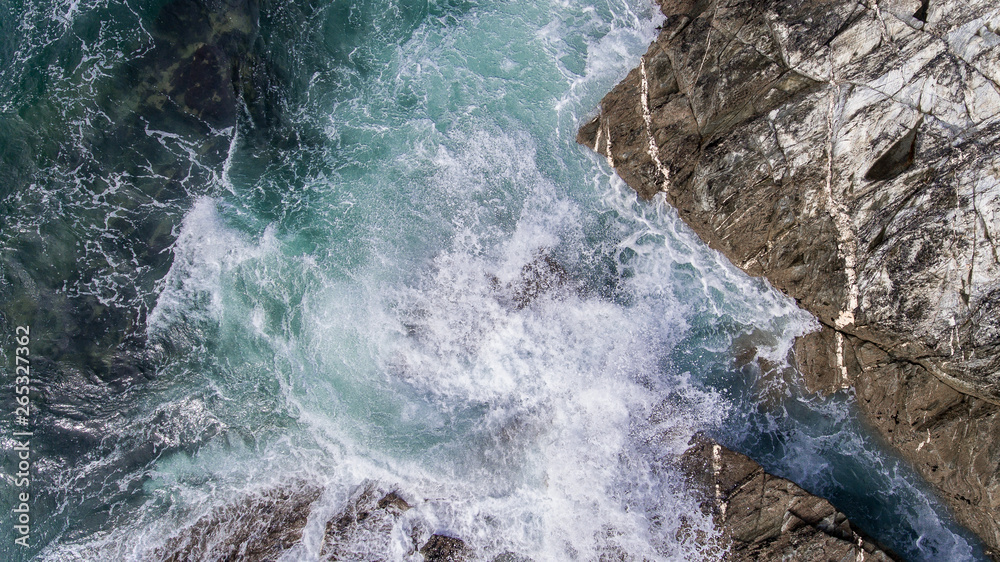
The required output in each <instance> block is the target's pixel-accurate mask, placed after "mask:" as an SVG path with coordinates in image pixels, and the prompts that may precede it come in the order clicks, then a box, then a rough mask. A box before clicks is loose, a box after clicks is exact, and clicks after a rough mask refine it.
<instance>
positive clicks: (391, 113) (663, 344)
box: [0, 0, 973, 561]
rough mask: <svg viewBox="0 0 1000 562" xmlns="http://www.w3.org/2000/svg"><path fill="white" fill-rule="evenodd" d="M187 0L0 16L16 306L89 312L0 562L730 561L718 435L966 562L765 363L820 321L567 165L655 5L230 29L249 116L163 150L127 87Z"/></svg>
mask: <svg viewBox="0 0 1000 562" xmlns="http://www.w3.org/2000/svg"><path fill="white" fill-rule="evenodd" d="M176 2H181V0H173V2H168V1H166V0H161V1H158V2H153V3H151V5H149V6H146V7H143V8H141V9H137V8H134V7H133V6H132V5H131V3H129V2H125V1H116V0H106V1H103V2H98V3H93V4H92V5H90V6H84V5H81V4H80V3H78V2H75V1H74V2H68V1H58V0H52V1H47V2H46V1H36V2H25V3H17V2H14V3H11V2H5V3H4V6H5V12H6V13H7V14H11V15H10V16H6V15H5V16H4V17H5V18H8V17H9V19H5V20H4V22H3V25H2V32H3V34H4V37H3V43H2V46H3V49H2V56H3V62H4V63H5V64H4V68H3V69H0V79H2V83H0V96H2V97H0V108H2V112H3V113H2V119H3V121H2V134H3V137H4V138H3V142H4V143H6V144H4V145H3V147H2V148H3V154H4V157H5V159H6V160H5V164H4V166H5V172H4V174H5V175H4V178H3V180H4V181H5V182H6V183H5V185H4V186H3V189H4V191H3V197H4V199H3V201H4V206H3V213H4V216H3V223H2V224H3V228H2V234H0V242H2V249H3V251H4V253H5V256H8V257H5V261H4V268H5V275H6V279H8V281H5V283H6V285H5V286H4V291H5V293H10V294H5V297H4V298H5V300H7V301H9V302H10V303H13V304H5V308H4V313H5V314H13V313H16V312H17V311H18V310H21V309H20V308H18V307H20V306H24V305H21V304H17V303H18V302H20V301H19V300H18V299H21V298H22V295H21V294H14V293H15V292H18V291H20V292H22V293H23V294H29V295H31V298H34V299H37V300H38V302H45V303H54V304H52V305H51V306H52V307H54V309H56V310H62V309H61V308H59V307H67V308H68V307H70V306H71V305H70V304H65V303H85V305H86V307H88V308H86V313H84V312H79V311H80V310H81V308H80V307H82V306H84V305H80V304H72V306H75V307H76V308H73V309H72V310H74V311H75V312H72V313H67V314H66V315H64V316H65V318H63V317H62V316H60V317H59V318H61V319H59V320H58V321H56V320H53V321H52V322H50V323H48V324H44V325H43V324H39V325H38V326H37V327H35V328H33V329H34V330H35V331H36V332H39V333H40V334H41V335H40V336H39V337H47V338H49V339H53V340H54V339H58V338H63V340H64V345H63V347H62V348H59V349H69V350H71V351H66V352H65V354H64V355H63V356H61V357H62V359H60V361H61V362H60V363H59V365H61V367H60V368H59V369H58V370H53V372H57V373H58V376H57V375H52V376H51V377H50V378H48V379H45V380H42V381H41V382H40V383H39V384H42V385H46V389H45V395H46V396H47V397H48V400H47V402H46V404H45V405H43V406H42V409H41V410H40V411H39V413H38V414H37V418H36V422H35V423H36V424H37V427H39V428H40V430H39V433H38V434H39V435H42V436H43V437H42V441H40V443H41V444H40V445H39V447H41V448H40V449H39V454H40V455H42V460H39V461H38V464H37V465H36V468H35V471H36V476H35V486H36V488H35V490H36V492H37V497H38V498H39V500H38V503H37V504H36V505H35V508H34V509H35V512H34V515H35V517H36V521H37V523H36V524H35V527H34V528H33V530H32V547H31V548H30V549H28V550H27V551H24V550H20V549H17V548H16V547H15V546H13V544H12V540H5V541H4V543H3V545H2V546H0V554H2V556H0V557H2V558H4V559H8V560H19V559H25V560H26V559H29V558H32V557H38V558H39V559H43V560H53V561H56V560H58V561H61V560H150V559H216V558H217V557H219V556H221V553H224V552H229V551H228V550H226V549H228V548H232V545H233V544H240V543H241V542H242V543H244V544H253V542H252V541H250V540H249V538H248V537H253V536H262V535H263V536H268V537H271V538H273V542H275V543H276V544H282V545H283V548H286V550H285V551H284V552H283V553H281V559H282V560H317V559H324V558H327V557H334V558H336V559H346V560H413V561H419V560H422V559H423V555H422V554H421V553H420V552H419V551H418V549H419V547H420V545H423V544H425V543H426V542H427V541H428V539H430V537H431V536H432V535H435V534H437V535H447V536H453V537H459V538H461V539H462V541H464V543H465V545H466V547H467V548H471V549H473V550H474V551H475V552H476V553H477V556H478V557H479V558H481V559H484V560H494V559H495V557H498V556H507V558H500V559H501V560H504V559H506V560H520V559H521V558H517V556H528V557H531V559H533V560H537V561H543V560H598V559H601V560H604V559H615V560H618V559H621V560H714V559H717V558H718V557H719V555H720V551H719V549H718V548H717V545H716V544H715V543H714V542H713V540H714V538H716V537H717V535H718V531H717V530H716V529H715V528H714V526H713V522H712V519H711V516H710V515H708V514H705V513H703V511H702V510H701V509H700V507H699V498H698V497H697V495H696V494H695V492H694V491H693V490H692V489H691V487H690V486H689V484H688V483H687V482H686V480H685V478H684V477H683V475H682V473H681V471H680V469H679V467H678V466H677V460H678V457H679V455H680V454H681V453H682V452H683V451H684V450H685V449H686V447H687V446H688V443H689V440H690V439H691V437H692V436H694V435H695V434H696V433H698V432H705V433H708V434H711V435H713V436H715V437H717V438H718V439H720V440H721V441H722V442H724V443H726V444H727V445H731V446H733V447H734V448H737V449H742V450H744V451H745V452H748V453H750V454H751V455H753V456H756V457H757V458H760V459H762V462H763V464H764V465H765V467H766V468H767V469H768V470H770V471H772V472H775V473H778V474H781V475H785V476H788V477H790V478H793V479H795V480H796V481H798V482H800V483H805V484H804V485H805V486H807V487H808V488H809V489H810V490H812V491H814V492H816V493H821V494H824V495H826V496H828V497H839V498H841V499H844V500H845V501H844V502H842V503H845V504H847V505H843V507H842V509H844V510H845V512H847V513H848V515H849V516H850V517H851V518H852V519H854V520H856V521H858V522H861V523H865V524H866V527H867V528H868V529H870V531H869V532H870V533H871V534H873V535H875V536H876V538H878V539H879V540H881V541H883V542H885V543H886V544H887V545H889V546H891V547H892V548H894V549H895V550H897V551H898V552H900V553H902V554H905V555H906V556H907V557H908V558H913V559H934V558H937V557H946V558H949V559H953V560H958V559H963V558H969V557H971V556H972V553H973V550H972V547H970V546H969V542H968V540H967V536H966V535H964V534H962V532H960V531H958V530H956V528H955V526H954V524H953V523H952V522H951V520H950V519H949V518H948V517H947V515H946V514H945V513H944V510H943V509H942V508H941V507H940V505H939V503H938V502H937V501H936V500H934V499H933V498H932V497H931V496H930V495H929V494H927V492H926V491H925V490H923V489H921V488H919V487H918V486H915V485H913V484H911V483H910V482H913V481H915V478H914V477H913V476H912V472H911V471H908V469H907V468H906V467H905V466H903V465H902V464H901V463H900V462H899V461H897V460H895V459H894V458H892V457H891V456H890V455H888V454H887V453H885V452H883V451H882V449H881V446H880V444H878V443H877V442H875V440H874V439H872V438H870V437H869V436H868V434H867V433H866V431H865V430H864V428H862V427H861V425H860V424H859V423H858V422H857V420H856V418H855V417H854V415H853V413H852V410H851V405H850V401H851V399H850V397H848V396H846V395H843V396H834V397H832V398H830V399H819V398H815V397H803V396H800V395H798V394H796V392H795V391H794V389H793V388H792V387H790V386H789V385H788V384H787V382H786V381H784V380H783V379H782V378H781V377H780V376H779V377H774V376H771V377H768V376H766V375H767V374H766V373H764V374H762V373H761V372H760V370H759V368H757V367H756V363H755V362H754V361H752V360H747V359H746V357H745V356H746V355H747V353H748V352H747V350H751V351H750V352H749V353H750V355H753V356H754V357H757V358H762V359H766V360H767V361H768V362H769V363H770V364H775V365H781V364H784V361H785V358H786V356H787V354H788V352H789V350H790V348H791V344H792V341H793V340H794V338H795V337H796V336H798V335H801V334H804V333H807V332H809V331H811V330H813V329H815V328H816V327H817V324H816V322H815V321H814V320H813V319H812V318H811V317H810V316H809V315H808V314H806V313H804V312H802V311H800V310H799V309H798V308H797V307H796V306H795V304H794V303H793V302H791V301H790V300H789V299H787V298H785V297H784V296H782V295H780V294H779V293H777V292H776V291H774V290H773V289H771V288H770V287H769V286H767V285H766V283H764V282H762V281H760V280H758V279H751V278H748V277H746V276H745V275H744V274H743V273H741V272H739V271H738V270H737V269H735V268H734V267H733V266H731V265H730V264H728V263H727V262H725V260H724V258H722V257H720V256H719V255H718V254H717V253H715V252H713V251H711V250H709V249H708V248H706V247H705V246H704V244H702V243H701V242H700V241H699V240H698V239H697V238H696V237H695V236H694V235H693V234H692V233H690V231H689V230H688V229H687V228H686V227H685V226H684V225H683V224H682V223H681V222H680V220H679V219H678V218H677V216H676V213H674V212H673V211H672V210H671V209H669V208H668V207H667V206H666V205H665V203H664V202H663V201H662V200H656V201H654V202H653V203H652V204H648V203H644V202H640V201H637V200H636V197H635V195H634V193H632V192H631V191H630V190H629V189H628V188H627V187H626V186H625V185H624V184H623V183H622V182H621V181H620V180H618V179H617V177H616V176H614V173H613V170H611V169H610V168H609V167H608V166H607V165H606V162H604V160H603V159H601V158H599V157H595V156H594V155H592V154H590V153H588V152H587V151H586V150H584V149H583V148H581V147H579V146H577V145H576V143H575V142H574V137H575V134H576V130H577V128H578V126H579V125H580V123H582V122H584V121H585V120H586V118H587V117H589V116H590V115H591V114H592V113H593V111H594V110H595V107H596V105H597V103H598V101H599V99H600V97H601V96H602V95H603V93H604V92H606V91H607V90H609V89H610V88H611V87H612V86H613V85H614V84H615V83H616V82H617V81H618V80H620V79H621V78H622V77H623V76H624V74H625V72H627V70H628V68H630V67H632V66H634V65H635V64H636V61H638V60H639V57H640V55H642V53H643V52H644V51H645V49H646V47H647V46H648V44H649V42H650V41H651V40H652V38H653V37H654V36H655V33H656V26H657V24H658V23H659V22H660V20H661V18H662V16H661V15H659V13H658V12H657V11H656V9H655V7H654V6H652V5H650V4H648V3H647V2H646V1H645V0H587V1H586V2H582V3H569V2H561V1H558V0H552V1H546V2H528V1H518V2H498V1H491V0H486V1H477V2H464V1H457V0H433V1H431V2H420V1H417V2H404V1H401V0H371V1H365V2H347V1H340V0H335V1H331V2H327V3H316V2H288V3H270V2H261V5H260V6H259V7H257V8H256V9H258V11H259V14H257V15H258V16H259V26H260V30H259V34H258V37H257V38H254V37H253V36H252V34H250V32H248V31H245V29H250V24H249V23H247V21H249V20H246V21H244V20H243V19H240V18H238V17H235V16H234V17H233V18H232V19H230V20H226V21H228V22H229V24H228V25H229V26H228V27H224V28H223V27H220V28H219V29H216V28H212V29H213V30H214V31H213V32H212V33H215V35H213V37H231V39H226V41H228V43H220V45H223V46H222V47H219V48H218V49H217V51H219V52H220V53H221V52H225V51H226V49H230V48H232V49H236V48H237V47H238V48H241V49H249V51H248V52H250V53H251V54H250V55H248V57H249V58H248V60H251V62H252V65H251V66H249V67H247V68H248V69H241V70H239V71H238V72H242V73H244V74H246V75H249V76H251V78H252V79H250V80H248V81H247V83H248V84H250V85H251V86H247V87H246V88H248V89H246V90H245V91H243V92H242V93H241V95H242V96H243V97H242V98H241V100H240V102H239V103H238V104H237V107H238V111H237V112H236V113H234V114H233V115H229V114H226V113H225V111H224V108H223V109H220V108H219V107H215V106H211V107H198V108H194V109H193V110H197V111H198V112H199V115H201V116H202V117H203V119H209V117H205V116H210V117H211V119H216V121H215V123H216V124H217V125H218V126H214V127H208V128H207V129H205V130H197V131H196V130H194V129H192V130H190V131H183V132H177V130H176V129H172V128H171V127H180V125H178V124H177V123H179V121H177V120H176V119H174V118H172V117H170V116H171V115H172V114H169V113H165V112H167V109H164V107H165V105H164V104H167V105H169V104H168V103H167V102H165V101H164V100H161V99H154V98H155V96H153V97H150V96H149V95H148V91H146V90H143V87H144V86H143V84H147V83H153V82H155V81H156V80H158V79H160V78H158V77H161V76H162V73H164V72H169V71H170V70H169V69H170V68H176V66H174V67H171V66H170V65H171V64H173V63H172V62H171V61H172V59H170V57H171V56H173V55H172V53H173V51H171V49H172V48H174V47H169V48H168V46H164V43H162V41H161V40H160V39H159V38H160V37H164V36H169V37H183V36H184V33H188V31H186V30H185V29H186V28H185V29H182V30H181V31H178V30H176V29H173V28H171V27H169V26H170V25H176V26H180V25H181V24H184V25H186V26H187V27H188V28H191V27H192V24H190V22H187V23H184V22H186V21H187V20H178V21H180V22H181V23H176V22H175V23H174V24H172V23H171V21H173V20H169V19H164V17H162V16H161V15H159V14H161V10H166V11H168V12H169V9H171V6H173V4H174V3H176ZM231 4H234V5H235V4H238V2H234V3H231ZM250 4H251V5H254V6H256V3H254V2H251V3H250ZM320 4H322V5H320ZM254 13H256V12H254ZM213 21H214V20H213ZM215 23H218V22H215ZM234 30H235V31H234ZM191 33H193V32H191ZM227 34H229V35H227ZM233 45H236V46H235V47H234V46H233ZM199 48H203V47H199V46H197V45H194V46H192V47H191V49H192V50H194V49H199ZM180 50H183V49H180ZM199 52H200V51H199ZM222 56H223V55H222V54H219V53H216V52H215V51H211V50H207V51H206V54H205V55H204V57H205V60H210V59H211V57H222ZM164 61H165V62H164ZM254 65H256V66H254ZM165 69H166V70H165ZM192 72H194V71H192ZM123 76H124V78H123ZM234 76H235V75H234ZM240 76H243V74H240ZM238 79H242V78H239V76H236V77H233V81H234V83H236V82H237V81H238ZM163 80H166V78H163ZM203 81H204V80H203ZM136 84H138V86H137V85H136ZM192 103H193V102H192ZM157 104H159V105H157ZM193 110H192V111H193ZM15 139H25V140H23V141H18V140H15ZM205 139H208V140H205ZM7 162H10V164H8V163H7ZM26 210H30V211H31V212H26ZM10 256H14V257H10ZM34 271H38V272H40V273H38V274H37V275H36V274H34V273H31V272H34ZM26 272H27V273H26ZM32 275H35V277H32ZM11 279H13V281H10V280H11ZM44 279H55V280H58V281H52V283H51V285H52V286H51V287H48V286H47V285H45V284H44V283H43V280H44ZM32 291H33V292H32ZM46 295H50V296H46ZM46 299H48V300H46ZM108 311H111V312H108ZM115 311H120V312H115ZM53 314H55V313H53ZM109 314H111V315H112V316H111V320H101V322H104V323H103V324H101V323H98V321H97V320H93V319H94V318H100V319H106V318H108V315H109ZM114 314H117V316H115V315H114ZM88 315H92V316H88ZM67 318H68V319H67ZM88 318H89V320H88ZM7 322H16V319H14V320H11V319H8V320H7ZM88 322H89V324H88ZM46 326H50V327H51V326H56V327H58V329H60V330H66V331H68V332H69V333H58V334H57V333H50V334H47V335H46V334H44V333H43V331H44V330H46V329H49V328H47V327H46ZM66 326H73V329H72V330H70V329H69V328H67V327H66ZM119 328H120V329H119ZM52 329H53V330H56V329H57V328H52ZM118 332H122V333H128V334H130V335H129V336H128V337H126V338H124V339H123V341H121V342H118V340H114V341H111V340H109V339H108V338H110V337H111V336H106V335H105V334H114V333H118ZM91 337H93V338H97V339H99V341H98V342H97V343H93V344H92V343H81V342H85V341H87V340H88V338H91ZM100 338H104V339H100ZM66 342H68V343H66ZM108 342H110V343H108ZM98 344H101V345H106V347H107V349H126V350H127V353H125V352H122V353H118V354H111V355H101V357H102V358H103V359H102V361H104V362H105V363H107V364H109V365H111V367H110V369H111V372H113V373H114V377H111V378H107V377H98V376H96V375H88V373H90V371H88V370H87V369H89V368H91V363H88V362H87V361H85V360H84V359H80V358H83V357H90V356H92V355H94V354H97V353H98V352H97V351H94V348H96V347H99V345H98ZM115 346H118V347H115ZM53 349H55V347H53ZM101 349H104V348H101ZM7 351H8V350H6V349H5V350H4V352H5V353H7ZM116 353H117V352H116ZM737 356H740V357H742V359H740V360H739V361H737ZM52 359H53V361H55V358H52ZM74 361H76V363H74ZM67 365H69V367H67ZM74 365H76V366H75V367H74ZM43 367H44V364H43ZM42 372H44V371H42ZM762 397H763V398H762ZM10 423H11V422H5V424H6V425H5V426H4V428H3V430H4V433H3V434H4V435H5V436H6V435H9V434H10V431H9V429H10V427H11V425H10ZM46 440H47V441H46ZM6 444H7V445H9V443H6ZM46 455H47V456H46ZM45 459H48V460H45ZM845 474H849V475H853V476H850V477H845ZM4 478H5V480H4V486H5V490H6V492H5V493H8V494H11V495H12V494H13V492H12V490H13V489H14V488H13V481H12V480H11V479H9V478H7V476H6V475H5V476H4ZM374 502H378V506H379V510H380V511H378V513H381V514H383V515H379V516H378V517H373V518H372V519H371V520H369V522H368V523H366V524H364V525H361V524H357V525H353V526H352V525H348V524H347V523H344V524H342V525H340V526H338V525H337V524H332V523H331V525H332V526H330V525H327V523H326V522H327V521H331V520H333V521H338V519H337V517H338V514H342V513H345V510H346V511H350V510H352V509H353V510H355V511H357V510H361V509H363V508H364V509H371V510H374V508H372V507H371V506H373V505H376V504H375V503H374ZM852 502H853V503H852ZM866 502H868V503H866ZM838 505H840V504H838ZM851 505H853V506H854V511H853V512H852V511H850V506H851ZM365 506H368V507H367V508H366V507H365ZM885 506H888V507H885ZM404 507H405V509H404ZM373 512H374V511H373ZM265 516H266V517H265ZM268 518H274V520H275V521H277V522H278V523H277V524H276V525H272V526H270V527H267V526H266V525H265V523H262V520H265V519H268ZM12 521H13V520H12V519H11V518H9V517H8V519H5V520H4V529H5V531H4V533H7V532H8V530H9V529H10V528H11V526H12V524H13V523H12ZM2 536H7V535H2ZM330 537H333V538H335V539H336V540H335V541H331V540H330ZM505 553H506V554H505ZM250 554H254V553H247V552H242V555H247V556H249V555H250ZM256 554H257V555H262V553H260V552H257V553H256ZM264 554H266V553H264ZM172 557H173V558H172Z"/></svg>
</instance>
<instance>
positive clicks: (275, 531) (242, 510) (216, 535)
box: [154, 482, 323, 562]
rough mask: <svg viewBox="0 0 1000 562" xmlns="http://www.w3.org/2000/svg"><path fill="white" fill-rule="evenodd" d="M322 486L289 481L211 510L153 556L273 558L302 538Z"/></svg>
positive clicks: (254, 561)
mask: <svg viewBox="0 0 1000 562" xmlns="http://www.w3.org/2000/svg"><path fill="white" fill-rule="evenodd" d="M322 491H323V490H322V488H320V487H318V486H316V485H314V484H310V483H306V482H293V483H291V484H289V485H287V486H282V487H280V488H272V489H270V490H266V491H264V492H261V493H258V494H250V495H248V496H246V497H244V498H243V499H241V500H240V501H237V502H234V503H231V504H228V505H225V506H222V507H220V508H216V509H214V510H212V512H211V513H209V514H208V515H205V516H203V517H201V518H200V519H198V520H197V521H196V522H195V523H194V524H192V525H190V526H189V527H187V528H185V529H183V530H182V531H181V532H180V533H179V534H178V535H177V536H175V537H174V538H172V539H170V540H168V541H167V543H166V544H165V545H164V546H163V547H162V548H160V549H158V550H157V551H156V553H155V554H154V558H155V559H157V560H165V561H180V560H216V561H237V560H239V561H248V562H257V561H260V562H263V561H269V560H277V559H278V558H279V557H280V556H281V554H282V552H284V551H285V550H287V549H289V548H291V547H292V546H293V545H295V544H296V543H297V542H298V541H299V539H301V538H302V528H303V527H305V524H306V520H307V519H308V517H309V512H310V509H311V505H312V503H313V502H315V501H316V499H317V498H319V495H320V494H321V493H322Z"/></svg>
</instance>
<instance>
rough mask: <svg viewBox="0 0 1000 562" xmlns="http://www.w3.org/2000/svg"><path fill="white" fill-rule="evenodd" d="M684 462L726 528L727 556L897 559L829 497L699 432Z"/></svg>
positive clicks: (706, 505)
mask: <svg viewBox="0 0 1000 562" xmlns="http://www.w3.org/2000/svg"><path fill="white" fill-rule="evenodd" d="M681 465H682V467H683V468H684V471H685V472H686V473H687V475H688V477H689V478H690V479H691V480H692V482H693V483H694V485H695V487H696V489H698V490H699V491H700V493H701V494H702V495H703V497H704V500H703V501H702V508H703V509H704V510H705V512H706V513H711V514H712V516H713V518H714V520H715V523H716V526H717V527H718V528H719V529H720V530H721V531H722V535H723V539H722V543H721V544H720V547H721V548H722V549H728V550H725V554H724V555H723V556H722V559H724V560H747V561H760V560H843V561H845V562H846V561H854V560H861V559H864V560H881V561H889V560H897V559H898V558H897V557H896V556H895V555H894V554H893V553H891V552H889V551H886V550H885V549H883V548H881V547H880V546H879V545H877V544H876V543H875V542H874V541H872V540H871V539H870V538H868V537H867V536H866V535H865V534H864V533H862V532H860V531H859V530H858V529H856V528H854V527H853V526H852V525H851V523H850V521H848V520H847V517H846V516H844V514H843V513H840V512H839V511H837V510H836V508H834V507H833V505H831V504H830V502H828V501H826V500H824V499H823V498H819V497H817V496H814V495H812V494H810V493H809V492H806V491H805V490H803V489H802V488H800V487H798V486H796V485H795V484H794V483H792V482H790V481H788V480H785V479H784V478H779V477H777V476H773V475H771V474H768V473H766V472H764V469H763V468H761V466H760V465H759V464H757V463H756V462H754V461H753V460H751V459H750V458H749V457H746V456H744V455H741V454H739V453H736V452H733V451H730V450H729V449H726V448H725V447H723V446H721V445H719V444H717V443H714V442H712V441H710V440H708V439H705V438H703V437H700V436H698V437H696V438H695V439H694V440H693V441H692V446H691V448H689V449H688V450H687V451H686V452H685V453H684V455H683V456H682V457H681Z"/></svg>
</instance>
